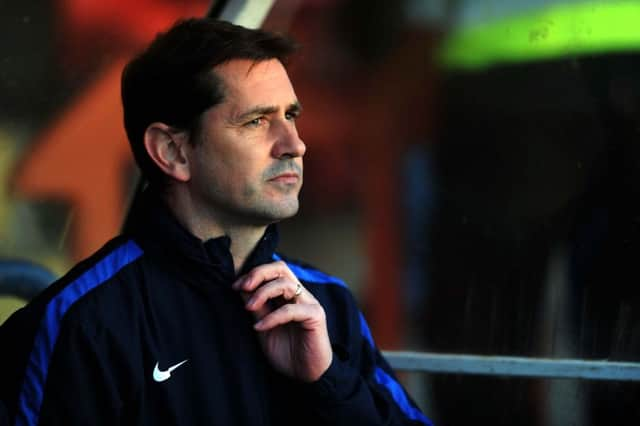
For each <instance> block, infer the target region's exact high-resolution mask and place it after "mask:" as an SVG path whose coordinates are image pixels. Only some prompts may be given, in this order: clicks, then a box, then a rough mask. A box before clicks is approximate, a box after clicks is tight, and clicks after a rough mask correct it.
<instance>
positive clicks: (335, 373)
mask: <svg viewBox="0 0 640 426" xmlns="http://www.w3.org/2000/svg"><path fill="white" fill-rule="evenodd" d="M348 306H349V313H348V317H349V318H348V319H345V320H346V321H347V322H348V323H349V328H350V329H351V332H350V333H349V335H350V341H349V342H343V343H346V344H341V343H338V342H332V345H333V361H332V363H331V365H330V367H329V369H328V370H327V371H326V372H325V373H324V374H323V375H322V377H320V379H319V380H318V381H316V382H315V383H313V384H311V385H310V389H309V392H311V393H313V399H312V400H314V401H315V402H314V406H313V407H312V408H311V409H312V410H313V411H314V412H315V415H316V416H317V418H318V419H320V424H332V425H350V426H356V425H368V426H373V425H429V426H432V422H431V420H429V419H428V418H427V417H426V416H425V415H424V414H423V413H422V412H421V411H420V409H419V408H418V407H417V406H416V404H415V402H414V401H413V400H412V399H411V397H410V396H409V395H408V393H407V392H406V391H405V389H404V388H403V387H402V385H401V384H400V383H399V381H398V380H397V378H396V377H395V374H394V372H393V370H392V369H391V367H390V366H389V364H388V363H387V361H386V360H385V359H384V357H383V356H382V354H381V353H380V351H379V350H378V348H377V347H376V345H375V343H374V340H373V338H372V336H371V333H370V331H369V327H368V326H367V323H366V321H365V319H364V316H363V315H362V314H361V313H360V312H359V310H358V309H357V307H356V305H355V301H353V299H352V297H351V295H350V294H349V304H348ZM343 319H344V318H343Z"/></svg>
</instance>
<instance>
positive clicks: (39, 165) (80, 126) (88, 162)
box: [12, 61, 131, 260]
mask: <svg viewBox="0 0 640 426" xmlns="http://www.w3.org/2000/svg"><path fill="white" fill-rule="evenodd" d="M123 66H124V61H118V62H117V63H115V64H114V65H112V66H111V67H110V68H109V69H108V70H107V71H105V72H104V73H103V74H102V76H101V78H100V79H98V80H97V81H96V83H95V84H93V85H92V86H90V87H89V88H88V89H87V90H86V91H85V92H83V93H82V94H81V95H80V96H79V98H77V99H76V101H75V102H74V103H73V104H72V105H70V106H69V107H67V108H66V109H65V110H64V111H63V113H62V115H61V116H60V117H59V119H58V120H56V121H55V122H54V123H53V124H52V125H51V126H50V127H49V128H48V129H46V130H45V131H44V132H43V133H42V134H41V135H40V136H39V137H38V138H36V140H35V141H34V143H33V144H32V145H31V149H30V150H29V151H28V152H27V153H26V154H25V157H24V158H23V160H22V162H21V163H20V164H19V166H18V168H17V169H16V171H15V175H14V177H13V182H12V183H13V186H14V189H15V190H16V191H17V192H18V193H19V194H20V195H21V196H28V197H30V198H40V199H59V200H64V201H66V202H68V203H69V204H70V205H71V212H72V214H73V222H72V228H71V234H70V238H71V251H72V257H73V258H74V260H78V259H80V258H82V257H85V256H87V255H88V254H90V253H91V252H93V251H94V250H96V249H97V248H99V247H100V246H101V245H102V244H103V243H104V242H106V241H107V239H109V238H110V237H112V236H113V235H114V234H115V233H117V231H118V229H119V227H120V225H121V222H122V216H123V210H124V203H125V194H126V188H127V183H128V182H127V181H126V180H127V173H126V171H127V167H129V165H130V164H131V160H130V156H131V155H130V153H129V146H128V143H127V138H126V134H125V132H124V128H123V125H122V107H121V104H120V90H119V88H120V73H121V70H122V67H123Z"/></svg>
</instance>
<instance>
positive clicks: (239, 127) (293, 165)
mask: <svg viewBox="0 0 640 426" xmlns="http://www.w3.org/2000/svg"><path fill="white" fill-rule="evenodd" d="M214 71H215V73H216V74H217V75H218V76H219V77H220V78H222V81H223V85H224V91H225V100H224V102H223V103H221V104H219V105H216V106H214V107H212V108H210V109H208V110H207V111H205V112H204V113H203V115H202V117H201V122H200V134H199V138H200V140H198V141H196V146H195V147H193V148H192V149H191V150H190V151H189V165H190V172H191V178H190V180H189V183H188V184H189V188H190V191H191V196H192V200H193V201H194V202H195V203H196V205H197V206H198V208H200V209H206V211H205V212H202V213H205V214H211V215H212V217H213V218H214V219H215V220H218V221H225V222H227V223H229V221H231V222H232V223H235V224H246V225H265V224H268V223H272V222H276V221H278V220H281V219H284V218H287V217H290V216H293V215H294V214H295V213H296V212H297V211H298V193H299V192H300V188H301V186H302V156H303V155H304V152H305V149H306V148H305V145H304V143H303V142H302V140H301V139H300V138H299V137H298V132H297V130H296V124H295V120H296V118H297V117H298V115H299V113H300V105H299V104H298V101H297V98H296V94H295V92H294V90H293V87H292V85H291V82H290V81H289V77H288V76H287V72H286V71H285V69H284V67H283V66H282V64H281V63H280V61H278V60H276V59H272V60H267V61H262V62H257V63H256V62H254V61H251V60H232V61H229V62H227V63H224V64H221V65H218V66H217V67H215V68H214Z"/></svg>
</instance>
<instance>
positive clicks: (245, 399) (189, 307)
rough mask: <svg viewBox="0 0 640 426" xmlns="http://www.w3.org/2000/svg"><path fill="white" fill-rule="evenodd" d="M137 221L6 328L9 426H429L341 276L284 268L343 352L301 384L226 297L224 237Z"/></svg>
mask: <svg viewBox="0 0 640 426" xmlns="http://www.w3.org/2000/svg"><path fill="white" fill-rule="evenodd" d="M132 223H133V225H132V226H131V227H130V228H129V230H128V231H127V232H125V234H123V235H122V236H119V237H117V238H115V239H114V240H112V241H111V242H109V243H108V244H107V245H106V246H104V247H103V248H102V249H101V250H99V251H98V252H97V253H96V254H94V255H93V256H91V257H90V258H88V259H87V260H85V261H83V262H81V263H79V264H78V265H77V266H76V267H75V268H73V269H72V270H71V271H70V272H69V273H68V274H67V275H66V276H64V277H63V278H61V279H60V280H59V281H57V282H56V283H54V284H52V285H51V286H50V287H48V288H47V289H46V290H45V291H44V292H43V293H42V294H40V295H39V296H38V297H36V298H35V299H34V300H32V302H31V303H30V304H29V305H27V306H26V307H25V308H23V309H21V310H19V311H18V312H16V313H15V314H14V315H13V316H12V317H11V318H10V319H9V320H7V321H6V322H5V324H4V325H3V326H2V327H1V328H0V345H1V348H2V349H1V350H0V398H1V399H2V401H3V403H4V405H5V406H6V407H7V410H8V412H9V417H10V419H11V421H12V424H16V425H67V426H72V425H159V424H167V425H265V426H267V425H287V424H304V425H349V426H355V425H410V424H430V422H429V420H427V419H426V418H425V416H424V415H423V414H422V413H421V412H420V411H419V410H418V409H417V408H416V406H415V404H414V403H413V402H412V401H411V399H410V398H409V397H408V396H407V394H406V392H405V391H404V390H403V388H402V387H401V386H400V384H399V383H398V381H397V380H396V378H395V377H394V375H393V372H392V371H391V369H390V367H389V365H388V364H387V363H386V362H385V361H384V359H383V358H382V356H381V355H380V352H379V351H378V350H377V349H376V347H375V344H374V342H373V339H372V338H371V334H370V332H369V329H368V327H367V325H366V323H365V320H364V318H363V316H362V315H361V314H360V312H359V311H358V309H357V307H356V303H355V301H354V299H353V297H352V295H351V293H350V292H349V290H348V289H347V287H346V286H345V284H344V283H343V282H342V281H340V280H339V279H337V278H333V277H331V276H328V275H326V274H324V273H322V272H319V271H318V270H316V269H313V268H310V267H308V266H304V265H302V264H300V263H295V262H290V261H287V263H288V265H289V268H290V269H291V270H292V271H293V272H294V274H295V275H296V276H297V277H298V279H299V280H300V281H301V282H302V283H303V285H304V286H305V287H306V288H307V289H308V290H309V291H311V292H312V293H313V294H314V296H315V297H316V298H317V299H318V300H319V302H320V303H321V304H322V306H323V307H324V309H325V312H326V317H327V322H328V329H329V335H330V340H331V343H332V348H333V351H334V356H333V362H332V364H331V366H330V367H329V369H328V370H327V371H326V372H325V374H324V375H323V376H322V377H321V378H320V379H319V380H318V381H317V382H315V383H311V384H305V383H301V382H298V381H295V380H293V379H290V378H287V377H285V376H283V375H281V374H279V373H277V372H276V371H274V370H273V369H272V368H271V366H270V365H269V363H268V362H267V360H266V358H265V357H264V355H263V353H262V351H261V348H260V345H259V342H258V339H257V336H256V332H255V331H254V330H253V328H252V325H253V323H254V319H253V317H252V316H251V314H250V313H249V312H247V311H246V310H245V308H244V304H243V302H242V299H241V297H240V295H239V294H238V293H237V292H235V291H233V290H232V289H231V284H232V283H233V282H234V281H235V278H236V275H235V273H234V268H233V261H232V258H231V254H230V252H229V247H230V240H229V238H227V237H220V238H216V239H212V240H209V241H206V242H202V241H201V240H199V239H197V238H196V237H194V236H193V235H191V234H190V233H188V232H187V231H186V230H185V229H184V228H182V227H181V226H180V225H179V224H178V223H177V221H176V220H175V219H174V218H173V216H172V215H171V214H170V212H169V211H168V209H166V208H165V207H164V206H163V205H162V203H160V202H159V201H158V200H157V199H156V197H153V196H150V195H145V196H144V197H143V202H142V203H141V205H139V206H138V207H137V208H136V210H135V212H134V219H133V222H132ZM276 244H277V231H276V229H275V227H273V226H271V227H269V228H268V229H267V232H266V233H265V235H264V237H263V238H262V240H261V241H260V243H259V244H258V246H257V247H256V249H255V250H254V252H253V253H252V255H251V256H250V258H249V259H248V260H247V263H246V265H245V267H244V270H243V271H241V272H240V273H241V274H243V273H245V272H247V271H248V270H250V269H251V268H253V267H255V266H257V265H260V264H264V263H268V262H272V261H273V260H274V259H280V256H279V255H277V254H276V253H275V252H274V250H275V248H276ZM185 360H186V362H184V363H183V361H185ZM173 367H175V368H173ZM162 372H164V375H163V374H162ZM167 372H170V374H169V375H168V374H167ZM158 373H160V374H158Z"/></svg>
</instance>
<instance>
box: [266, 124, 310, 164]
mask: <svg viewBox="0 0 640 426" xmlns="http://www.w3.org/2000/svg"><path fill="white" fill-rule="evenodd" d="M306 150H307V146H306V145H305V144H304V142H303V141H302V139H300V136H299V135H298V130H297V129H296V126H295V123H292V122H284V123H282V124H281V129H280V131H279V132H278V135H277V140H276V142H275V143H274V145H273V152H272V155H273V156H274V157H275V158H284V157H291V158H295V157H302V156H303V155H304V153H305V152H306Z"/></svg>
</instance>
